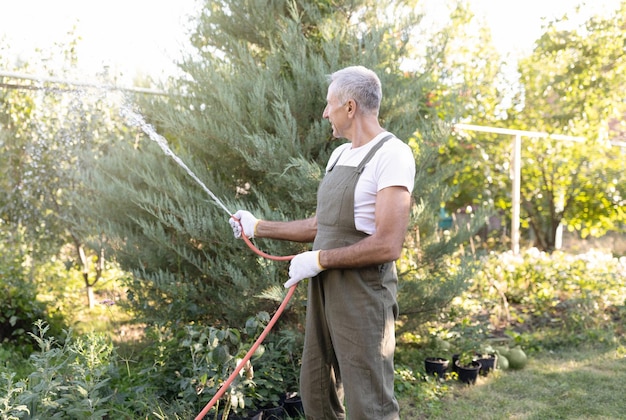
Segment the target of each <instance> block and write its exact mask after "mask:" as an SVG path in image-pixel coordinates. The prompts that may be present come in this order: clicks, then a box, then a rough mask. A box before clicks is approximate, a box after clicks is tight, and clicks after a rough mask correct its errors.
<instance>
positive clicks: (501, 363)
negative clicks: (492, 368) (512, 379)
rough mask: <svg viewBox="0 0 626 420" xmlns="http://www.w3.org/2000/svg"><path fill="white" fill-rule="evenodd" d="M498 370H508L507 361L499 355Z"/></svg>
mask: <svg viewBox="0 0 626 420" xmlns="http://www.w3.org/2000/svg"><path fill="white" fill-rule="evenodd" d="M497 363H498V365H497V367H498V369H501V370H507V369H508V368H509V359H507V358H506V357H505V356H503V355H501V354H499V355H498V362H497Z"/></svg>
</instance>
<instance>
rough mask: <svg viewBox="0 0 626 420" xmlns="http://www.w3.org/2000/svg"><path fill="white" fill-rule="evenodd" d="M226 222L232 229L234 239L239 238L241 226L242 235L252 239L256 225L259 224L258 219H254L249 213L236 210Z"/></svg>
mask: <svg viewBox="0 0 626 420" xmlns="http://www.w3.org/2000/svg"><path fill="white" fill-rule="evenodd" d="M228 222H229V223H230V226H231V227H232V228H233V235H235V238H241V227H242V226H243V233H244V234H245V235H246V236H247V237H248V238H254V234H255V231H256V225H257V224H258V223H259V219H257V218H256V217H254V216H253V215H252V213H250V212H249V211H245V210H237V213H235V214H233V215H232V216H231V218H230V219H228Z"/></svg>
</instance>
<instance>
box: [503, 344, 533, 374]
mask: <svg viewBox="0 0 626 420" xmlns="http://www.w3.org/2000/svg"><path fill="white" fill-rule="evenodd" d="M508 359H509V367H510V368H511V369H523V368H524V366H526V363H527V362H528V357H527V356H526V353H524V350H522V348H521V347H520V346H517V347H514V348H512V349H511V350H509V354H508Z"/></svg>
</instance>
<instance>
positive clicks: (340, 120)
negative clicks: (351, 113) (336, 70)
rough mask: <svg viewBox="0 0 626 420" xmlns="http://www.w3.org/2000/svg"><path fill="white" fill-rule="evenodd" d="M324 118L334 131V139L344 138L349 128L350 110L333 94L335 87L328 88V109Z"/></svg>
mask: <svg viewBox="0 0 626 420" xmlns="http://www.w3.org/2000/svg"><path fill="white" fill-rule="evenodd" d="M322 117H324V118H326V119H327V120H328V122H330V125H331V127H332V129H333V137H335V138H340V137H344V135H345V129H346V128H347V127H348V126H349V123H350V121H349V119H348V110H347V106H346V104H345V103H343V104H342V103H340V102H339V99H337V96H336V95H335V94H334V93H333V85H332V84H331V85H330V86H329V87H328V94H327V95H326V108H324V114H323V115H322Z"/></svg>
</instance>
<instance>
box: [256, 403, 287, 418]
mask: <svg viewBox="0 0 626 420" xmlns="http://www.w3.org/2000/svg"><path fill="white" fill-rule="evenodd" d="M284 418H285V409H284V408H283V407H282V406H280V407H272V408H264V409H263V417H262V419H263V420H282V419H284Z"/></svg>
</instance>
